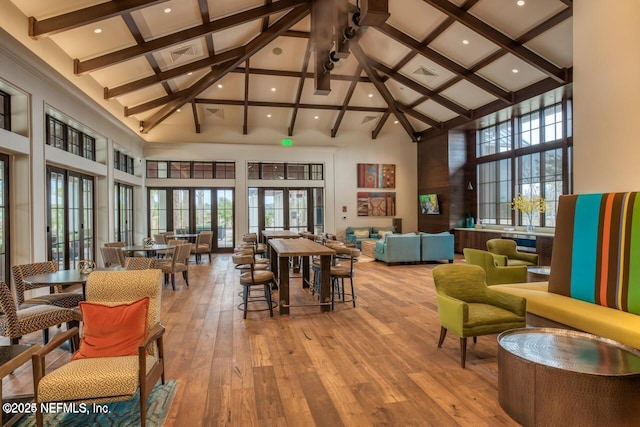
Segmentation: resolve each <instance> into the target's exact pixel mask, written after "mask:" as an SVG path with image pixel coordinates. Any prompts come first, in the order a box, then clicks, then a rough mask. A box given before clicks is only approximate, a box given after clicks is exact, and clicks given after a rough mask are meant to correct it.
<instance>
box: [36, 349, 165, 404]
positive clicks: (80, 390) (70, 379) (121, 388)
mask: <svg viewBox="0 0 640 427" xmlns="http://www.w3.org/2000/svg"><path fill="white" fill-rule="evenodd" d="M155 362H156V359H155V357H153V356H147V372H149V371H150V370H151V368H153V366H154V364H155ZM137 390H138V356H121V357H100V358H90V359H78V360H73V361H71V362H69V363H67V364H66V365H63V366H61V367H60V368H58V369H56V370H55V371H52V372H50V373H49V374H47V375H45V376H44V377H43V378H42V380H40V383H39V384H38V402H61V401H69V400H79V399H83V400H90V399H101V398H109V397H121V396H133V395H134V394H135V393H136V391H137Z"/></svg>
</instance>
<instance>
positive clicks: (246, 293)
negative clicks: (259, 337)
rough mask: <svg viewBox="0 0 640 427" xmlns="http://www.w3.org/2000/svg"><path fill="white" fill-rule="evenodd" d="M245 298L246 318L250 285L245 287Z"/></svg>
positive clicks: (245, 315) (245, 316)
mask: <svg viewBox="0 0 640 427" xmlns="http://www.w3.org/2000/svg"><path fill="white" fill-rule="evenodd" d="M242 297H243V299H244V318H245V319H246V318H247V308H248V304H249V287H248V286H245V287H244V295H243V296H242Z"/></svg>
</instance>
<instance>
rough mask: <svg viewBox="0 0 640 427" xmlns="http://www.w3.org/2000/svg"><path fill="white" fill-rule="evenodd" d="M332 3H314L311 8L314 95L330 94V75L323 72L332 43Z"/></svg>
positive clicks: (329, 0) (326, 1)
mask: <svg viewBox="0 0 640 427" xmlns="http://www.w3.org/2000/svg"><path fill="white" fill-rule="evenodd" d="M332 39H333V1H331V0H325V1H317V0H316V1H314V2H313V6H311V39H309V40H311V42H312V44H313V53H314V61H313V67H314V74H313V82H314V89H315V90H314V94H315V95H329V93H331V73H330V72H329V71H328V70H325V63H327V62H329V52H330V49H331V45H332V43H333V40H332Z"/></svg>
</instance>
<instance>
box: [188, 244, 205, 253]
mask: <svg viewBox="0 0 640 427" xmlns="http://www.w3.org/2000/svg"><path fill="white" fill-rule="evenodd" d="M208 250H209V245H204V244H203V245H197V246H196V244H195V243H193V244H191V252H195V251H198V252H206V251H208Z"/></svg>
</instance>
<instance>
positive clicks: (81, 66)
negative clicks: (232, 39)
mask: <svg viewBox="0 0 640 427" xmlns="http://www.w3.org/2000/svg"><path fill="white" fill-rule="evenodd" d="M305 4H306V5H308V4H309V0H280V1H278V2H276V3H272V4H269V5H266V6H259V7H256V8H253V9H250V10H246V11H244V12H240V13H236V14H234V15H230V16H227V17H224V18H221V19H217V20H215V21H212V22H209V23H207V24H203V25H199V26H197V27H192V28H188V29H186V30H182V31H178V32H176V33H172V34H169V35H166V36H164V37H158V38H157V39H153V40H149V41H148V42H145V43H143V44H138V45H136V46H131V47H128V48H125V49H121V50H117V51H115V52H111V53H107V54H105V55H101V56H98V57H96V58H92V59H88V60H85V61H80V60H78V59H74V73H75V74H85V73H88V72H90V71H95V70H98V69H101V68H104V67H108V66H111V65H115V64H118V63H120V62H123V61H128V60H130V59H133V58H136V57H138V56H141V55H144V54H145V53H150V52H153V51H156V50H160V49H164V48H167V47H170V46H173V45H176V44H178V43H184V42H185V41H188V40H193V39H195V38H198V37H202V36H205V35H207V34H210V33H214V32H217V31H221V30H224V29H227V28H231V27H235V26H238V25H241V24H244V23H246V22H251V21H253V20H256V19H260V18H262V17H263V16H269V15H273V14H275V13H279V12H284V11H286V10H289V9H291V8H293V7H298V6H300V5H305Z"/></svg>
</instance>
